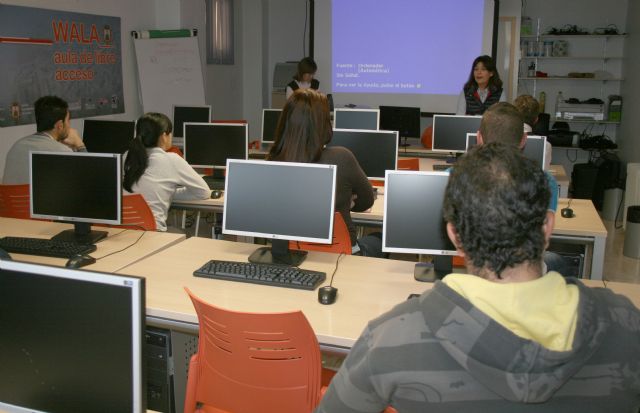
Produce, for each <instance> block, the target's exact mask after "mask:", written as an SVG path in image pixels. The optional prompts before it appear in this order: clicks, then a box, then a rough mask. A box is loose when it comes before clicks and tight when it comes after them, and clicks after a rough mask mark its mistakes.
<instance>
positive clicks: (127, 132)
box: [82, 119, 136, 154]
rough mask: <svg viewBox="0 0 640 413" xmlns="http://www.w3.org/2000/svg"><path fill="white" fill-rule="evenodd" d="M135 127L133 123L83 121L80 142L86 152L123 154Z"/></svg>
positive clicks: (127, 147) (127, 148) (133, 134)
mask: <svg viewBox="0 0 640 413" xmlns="http://www.w3.org/2000/svg"><path fill="white" fill-rule="evenodd" d="M135 127H136V123H135V122H133V121H119V120H96V119H85V120H84V127H83V130H82V140H83V141H84V145H85V146H86V147H87V152H94V153H95V152H97V153H119V154H124V153H125V152H126V151H127V150H129V144H130V143H131V140H132V139H133V137H134V136H135Z"/></svg>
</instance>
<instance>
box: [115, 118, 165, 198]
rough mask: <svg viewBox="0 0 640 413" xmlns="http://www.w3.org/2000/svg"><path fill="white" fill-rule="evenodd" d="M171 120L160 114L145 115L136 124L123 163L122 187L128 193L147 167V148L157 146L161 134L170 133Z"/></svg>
mask: <svg viewBox="0 0 640 413" xmlns="http://www.w3.org/2000/svg"><path fill="white" fill-rule="evenodd" d="M172 131H173V125H172V124H171V120H170V119H169V118H168V117H167V116H166V115H163V114H162V113H155V112H150V113H145V114H144V115H142V116H141V117H140V119H138V122H137V123H136V137H135V138H134V139H133V140H132V141H131V143H130V144H129V151H128V152H127V159H126V160H125V162H124V182H123V184H122V186H123V187H124V189H126V190H127V191H129V192H133V191H132V190H131V187H132V186H133V185H134V184H135V183H136V182H138V180H139V179H140V177H141V176H142V174H144V171H146V170H147V166H148V165H149V155H148V154H147V148H155V147H156V146H158V139H160V136H161V135H162V134H163V133H171V132H172Z"/></svg>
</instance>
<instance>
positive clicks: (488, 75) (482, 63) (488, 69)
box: [465, 55, 502, 89]
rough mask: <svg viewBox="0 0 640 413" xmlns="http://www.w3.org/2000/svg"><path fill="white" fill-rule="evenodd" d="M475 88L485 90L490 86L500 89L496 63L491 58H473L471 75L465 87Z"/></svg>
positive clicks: (485, 56) (484, 56)
mask: <svg viewBox="0 0 640 413" xmlns="http://www.w3.org/2000/svg"><path fill="white" fill-rule="evenodd" d="M468 86H477V87H479V88H481V89H486V88H488V87H490V86H494V87H497V88H499V87H502V80H500V75H499V74H498V69H497V68H496V63H495V62H494V61H493V59H492V58H491V56H487V55H482V56H478V57H476V58H475V60H474V61H473V64H472V65H471V73H469V80H467V83H466V84H465V87H468Z"/></svg>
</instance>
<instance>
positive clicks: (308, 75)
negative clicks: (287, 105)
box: [286, 57, 320, 99]
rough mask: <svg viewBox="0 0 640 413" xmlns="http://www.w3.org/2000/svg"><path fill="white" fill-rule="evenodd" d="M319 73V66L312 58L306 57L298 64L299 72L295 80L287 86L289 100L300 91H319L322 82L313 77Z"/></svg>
mask: <svg viewBox="0 0 640 413" xmlns="http://www.w3.org/2000/svg"><path fill="white" fill-rule="evenodd" d="M317 71H318V65H316V62H314V61H313V59H312V58H310V57H305V58H304V59H302V60H300V61H299V62H298V71H297V72H296V75H295V76H294V77H293V80H292V81H291V82H289V83H288V84H287V89H286V93H287V99H289V96H291V95H292V94H293V92H295V91H296V90H298V89H313V90H318V88H319V87H320V82H319V81H318V80H316V79H314V78H313V77H314V76H315V75H316V72H317Z"/></svg>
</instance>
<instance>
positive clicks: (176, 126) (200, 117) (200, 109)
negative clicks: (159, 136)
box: [173, 105, 211, 138]
mask: <svg viewBox="0 0 640 413" xmlns="http://www.w3.org/2000/svg"><path fill="white" fill-rule="evenodd" d="M185 122H201V123H206V122H211V106H209V105H203V106H178V105H175V106H174V107H173V137H174V138H182V137H184V135H183V133H184V128H183V125H184V123H185Z"/></svg>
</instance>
